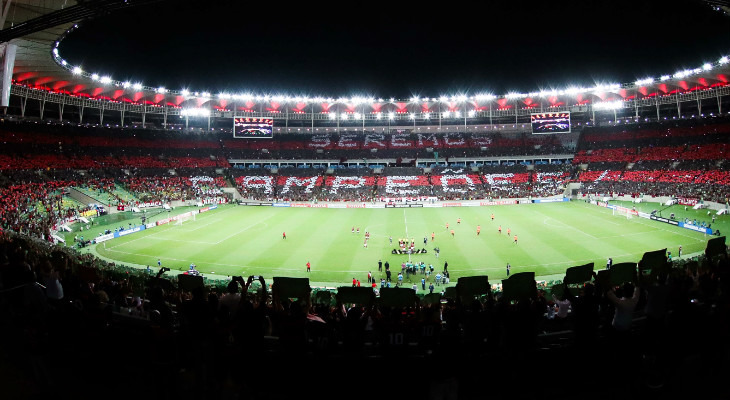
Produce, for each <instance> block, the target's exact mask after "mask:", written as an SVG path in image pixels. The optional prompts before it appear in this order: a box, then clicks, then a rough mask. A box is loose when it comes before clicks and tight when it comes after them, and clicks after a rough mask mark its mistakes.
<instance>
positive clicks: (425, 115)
mask: <svg viewBox="0 0 730 400" xmlns="http://www.w3.org/2000/svg"><path fill="white" fill-rule="evenodd" d="M423 118H425V119H431V113H424V114H423Z"/></svg>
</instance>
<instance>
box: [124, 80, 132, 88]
mask: <svg viewBox="0 0 730 400" xmlns="http://www.w3.org/2000/svg"><path fill="white" fill-rule="evenodd" d="M130 86H132V83H131V82H129V81H126V82H122V87H123V88H125V89H129V87H130Z"/></svg>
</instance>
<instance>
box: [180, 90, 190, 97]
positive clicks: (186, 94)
mask: <svg viewBox="0 0 730 400" xmlns="http://www.w3.org/2000/svg"><path fill="white" fill-rule="evenodd" d="M180 94H181V95H183V96H184V97H187V96H189V95H190V91H189V90H187V89H183V90H181V91H180Z"/></svg>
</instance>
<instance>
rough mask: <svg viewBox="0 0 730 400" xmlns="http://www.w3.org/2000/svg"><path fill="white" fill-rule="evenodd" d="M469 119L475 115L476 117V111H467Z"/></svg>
mask: <svg viewBox="0 0 730 400" xmlns="http://www.w3.org/2000/svg"><path fill="white" fill-rule="evenodd" d="M468 115H469V118H473V117H474V116H475V115H477V112H476V110H469V114H468Z"/></svg>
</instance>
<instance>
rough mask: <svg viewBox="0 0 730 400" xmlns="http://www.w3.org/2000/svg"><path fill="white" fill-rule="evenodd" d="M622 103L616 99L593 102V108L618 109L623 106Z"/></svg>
mask: <svg viewBox="0 0 730 400" xmlns="http://www.w3.org/2000/svg"><path fill="white" fill-rule="evenodd" d="M623 106H624V104H623V102H622V101H621V100H616V101H602V102H598V103H594V104H593V109H594V110H618V109H620V108H623Z"/></svg>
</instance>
